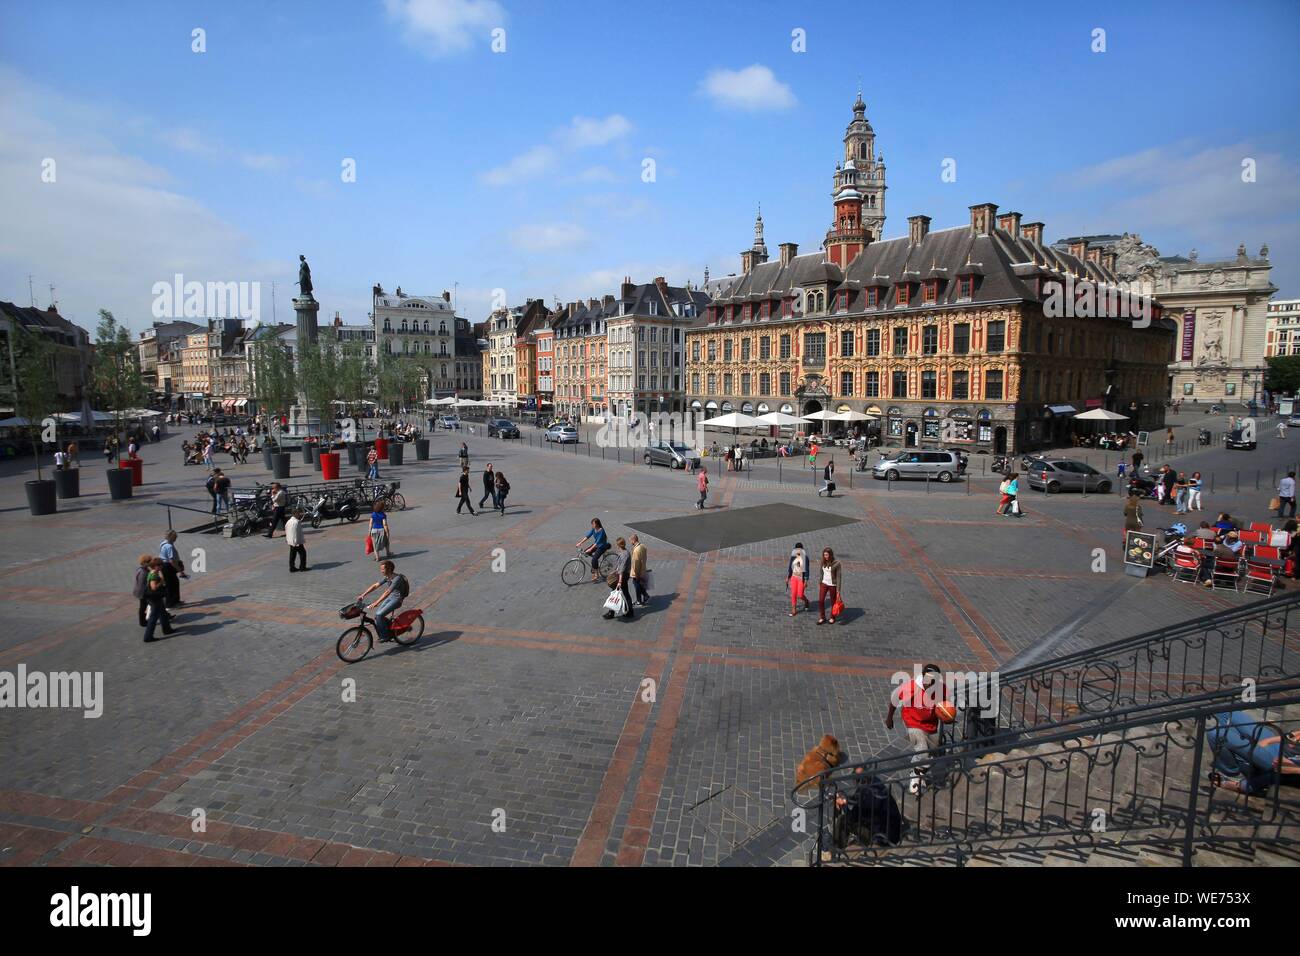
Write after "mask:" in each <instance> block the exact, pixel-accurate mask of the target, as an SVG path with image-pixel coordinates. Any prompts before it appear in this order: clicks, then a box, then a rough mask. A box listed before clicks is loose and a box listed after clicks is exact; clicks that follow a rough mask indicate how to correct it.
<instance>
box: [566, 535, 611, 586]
mask: <svg viewBox="0 0 1300 956" xmlns="http://www.w3.org/2000/svg"><path fill="white" fill-rule="evenodd" d="M615 560H616V558H615V557H614V550H613V549H612V548H611V549H610V550H608V551H606V552H605V553H604V554H602V555H601V556H600V561H599V567H600V573H601V575H602V576H603V577H609V575H611V574H613V573H614V567H615V564H614V562H615ZM590 573H591V555H589V554H587V552H585V551H584V550H583V549H582V545H579V546H578V553H577V554H575V555H574V556H573V557H571V558H569V560H567V561H565V562H564V567H562V568H560V580H561V581H563V582H564V583H565V584H567V585H568V586H569V587H573V586H574V585H577V584H581V583H582V582H583V581H586V580H587V579H588V578H587V575H589V574H590Z"/></svg>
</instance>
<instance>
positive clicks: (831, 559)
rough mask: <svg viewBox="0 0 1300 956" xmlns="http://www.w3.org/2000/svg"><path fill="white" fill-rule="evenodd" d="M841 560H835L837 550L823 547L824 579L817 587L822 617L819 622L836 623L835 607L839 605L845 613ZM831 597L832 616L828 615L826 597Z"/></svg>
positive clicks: (818, 606) (818, 605)
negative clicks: (841, 600)
mask: <svg viewBox="0 0 1300 956" xmlns="http://www.w3.org/2000/svg"><path fill="white" fill-rule="evenodd" d="M840 574H841V567H840V562H839V561H837V560H835V552H834V551H832V550H831V549H830V548H824V549H822V580H821V585H820V586H819V587H818V589H817V610H818V612H819V613H820V615H821V616H820V617H818V618H817V623H818V624H826V623H827V622H828V621H829V622H830V623H831V624H834V623H835V618H836V614H835V608H836V607H837V606H838V607H839V608H840V611H841V613H843V609H844V605H843V604H842V603H841V602H840ZM828 596H829V597H830V599H831V616H830V617H829V618H827V617H826V598H827V597H828Z"/></svg>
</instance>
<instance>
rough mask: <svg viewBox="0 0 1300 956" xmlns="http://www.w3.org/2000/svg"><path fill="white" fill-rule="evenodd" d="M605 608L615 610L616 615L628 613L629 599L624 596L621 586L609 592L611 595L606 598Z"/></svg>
mask: <svg viewBox="0 0 1300 956" xmlns="http://www.w3.org/2000/svg"><path fill="white" fill-rule="evenodd" d="M605 610H606V611H613V612H614V613H615V615H618V614H626V613H627V600H626V599H625V598H624V597H623V592H622V590H620V589H619V588H614V590H612V591H610V592H609V597H607V598H605Z"/></svg>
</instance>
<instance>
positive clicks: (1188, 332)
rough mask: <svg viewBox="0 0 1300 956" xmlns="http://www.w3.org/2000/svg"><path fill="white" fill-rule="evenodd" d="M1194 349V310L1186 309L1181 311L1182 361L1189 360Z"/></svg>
mask: <svg viewBox="0 0 1300 956" xmlns="http://www.w3.org/2000/svg"><path fill="white" fill-rule="evenodd" d="M1195 351H1196V310H1195V309H1188V310H1187V311H1185V312H1184V313H1183V350H1182V361H1184V362H1190V361H1191V360H1192V355H1193V353H1194V352H1195Z"/></svg>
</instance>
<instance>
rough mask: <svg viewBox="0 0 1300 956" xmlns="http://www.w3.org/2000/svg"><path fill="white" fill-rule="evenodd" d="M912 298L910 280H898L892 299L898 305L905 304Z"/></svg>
mask: <svg viewBox="0 0 1300 956" xmlns="http://www.w3.org/2000/svg"><path fill="white" fill-rule="evenodd" d="M911 299H912V284H911V283H910V282H900V283H898V286H897V292H896V294H895V296H894V301H895V303H897V304H898V305H907V304H909V303H910V302H911Z"/></svg>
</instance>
